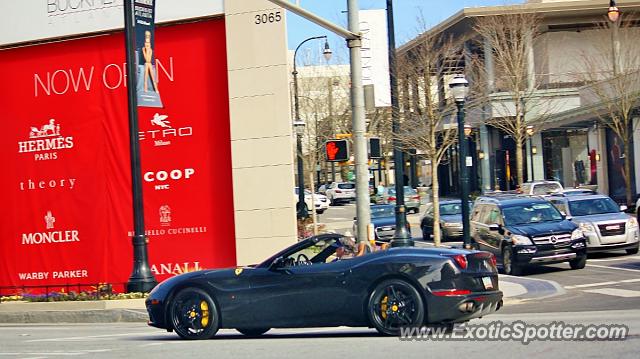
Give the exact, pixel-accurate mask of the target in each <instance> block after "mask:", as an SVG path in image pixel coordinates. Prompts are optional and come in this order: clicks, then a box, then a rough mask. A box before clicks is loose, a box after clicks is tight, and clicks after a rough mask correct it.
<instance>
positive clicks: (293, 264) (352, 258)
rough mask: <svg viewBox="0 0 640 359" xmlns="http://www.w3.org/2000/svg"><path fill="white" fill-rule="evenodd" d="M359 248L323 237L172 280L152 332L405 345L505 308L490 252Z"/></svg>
mask: <svg viewBox="0 0 640 359" xmlns="http://www.w3.org/2000/svg"><path fill="white" fill-rule="evenodd" d="M355 247H356V246H355V242H353V240H351V239H350V238H347V237H344V236H342V235H340V234H333V233H332V234H322V235H318V236H314V237H310V238H307V239H305V240H303V241H300V242H298V243H296V244H294V245H292V246H291V247H289V248H287V249H285V250H283V251H281V252H279V253H277V254H275V255H274V256H272V257H271V258H269V259H267V260H266V261H264V262H262V263H260V264H258V265H255V266H249V267H242V268H230V269H217V270H203V271H197V272H191V273H184V274H181V275H178V276H175V277H172V278H169V279H167V280H165V281H164V282H162V283H160V284H159V285H158V286H156V287H155V288H154V289H153V290H152V291H151V293H150V294H149V297H148V298H147V300H146V307H147V311H148V313H149V323H148V324H149V325H151V326H154V327H157V328H162V329H166V330H167V331H175V332H176V333H177V334H178V335H179V336H180V337H181V338H184V339H208V338H211V337H213V336H214V335H215V334H216V332H217V331H218V330H219V329H220V328H234V329H236V330H238V331H239V332H240V333H242V334H245V335H247V336H258V335H262V334H264V333H265V332H267V331H268V330H269V329H270V328H305V327H330V326H351V327H370V328H371V327H373V328H375V329H377V330H378V331H379V332H380V333H382V334H385V335H398V333H399V331H400V328H401V327H409V326H423V325H444V326H452V325H453V324H454V323H461V322H466V321H468V320H470V319H473V318H478V317H481V316H484V315H487V314H490V313H493V312H495V311H497V310H498V309H500V307H501V306H502V292H501V291H500V290H499V288H498V275H497V274H498V273H497V270H496V263H495V257H494V256H493V255H492V254H490V253H488V252H482V251H467V250H455V249H441V248H419V247H397V248H390V249H386V250H378V251H371V252H368V253H365V252H364V251H357V250H356V248H355ZM358 254H361V255H358Z"/></svg>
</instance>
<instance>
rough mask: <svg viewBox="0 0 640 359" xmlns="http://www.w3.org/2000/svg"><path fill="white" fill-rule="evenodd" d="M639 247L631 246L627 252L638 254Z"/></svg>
mask: <svg viewBox="0 0 640 359" xmlns="http://www.w3.org/2000/svg"><path fill="white" fill-rule="evenodd" d="M638 248H639V247H635V248H629V249H627V250H626V251H627V254H638Z"/></svg>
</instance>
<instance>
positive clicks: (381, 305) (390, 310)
mask: <svg viewBox="0 0 640 359" xmlns="http://www.w3.org/2000/svg"><path fill="white" fill-rule="evenodd" d="M367 308H368V316H369V320H370V322H371V325H372V326H373V327H374V328H376V330H377V331H378V332H379V333H380V334H383V335H394V336H395V335H398V334H399V333H400V328H401V327H411V326H413V327H415V326H422V325H423V324H424V319H425V305H424V302H423V300H422V296H421V295H420V292H418V290H417V289H416V288H415V287H414V286H413V285H411V284H409V283H407V282H406V281H404V280H401V279H388V280H385V281H382V282H381V283H380V284H378V285H377V286H376V287H375V289H374V290H373V291H372V292H371V295H369V302H368V304H367Z"/></svg>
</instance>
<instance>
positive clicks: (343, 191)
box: [326, 182, 356, 206]
mask: <svg viewBox="0 0 640 359" xmlns="http://www.w3.org/2000/svg"><path fill="white" fill-rule="evenodd" d="M326 196H327V198H329V203H330V204H331V205H332V206H333V205H336V204H337V203H338V202H349V201H355V199H356V184H355V183H352V182H333V183H332V184H331V185H329V187H328V188H327V192H326Z"/></svg>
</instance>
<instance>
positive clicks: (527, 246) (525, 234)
mask: <svg viewBox="0 0 640 359" xmlns="http://www.w3.org/2000/svg"><path fill="white" fill-rule="evenodd" d="M471 237H472V238H473V241H474V242H475V243H474V246H476V247H477V248H478V249H480V250H484V251H489V252H492V253H494V254H495V256H496V257H497V258H500V259H501V261H500V264H502V268H503V270H504V272H505V274H511V275H520V274H521V273H522V268H523V267H525V266H527V265H532V264H548V263H559V262H566V261H568V262H569V264H570V265H571V268H572V269H582V268H584V266H585V264H586V262H587V245H586V239H585V237H584V234H583V233H582V231H581V230H580V229H578V225H577V224H575V223H573V222H571V221H569V220H567V219H566V218H565V216H564V215H562V214H561V213H560V211H558V210H557V209H556V208H555V207H554V206H553V205H552V204H551V203H549V202H547V201H546V200H544V199H542V198H539V197H524V196H496V197H490V196H483V197H478V199H476V202H475V203H474V206H473V211H472V213H471Z"/></svg>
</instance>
